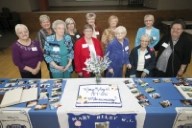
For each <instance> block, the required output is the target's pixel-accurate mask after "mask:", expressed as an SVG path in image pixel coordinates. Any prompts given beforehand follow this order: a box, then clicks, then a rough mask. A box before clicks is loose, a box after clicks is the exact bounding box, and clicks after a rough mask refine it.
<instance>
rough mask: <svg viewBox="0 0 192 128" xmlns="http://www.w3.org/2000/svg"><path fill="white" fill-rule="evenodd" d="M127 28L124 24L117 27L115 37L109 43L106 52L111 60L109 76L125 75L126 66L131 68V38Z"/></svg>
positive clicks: (108, 70) (107, 74)
mask: <svg viewBox="0 0 192 128" xmlns="http://www.w3.org/2000/svg"><path fill="white" fill-rule="evenodd" d="M126 35H127V30H126V28H125V27H123V26H119V27H117V28H116V29H115V38H114V39H113V41H111V43H109V44H108V46H107V49H106V53H109V59H110V60H111V63H110V66H109V67H108V69H107V73H106V76H107V77H125V72H124V67H127V68H131V65H130V62H129V40H128V39H127V38H126Z"/></svg>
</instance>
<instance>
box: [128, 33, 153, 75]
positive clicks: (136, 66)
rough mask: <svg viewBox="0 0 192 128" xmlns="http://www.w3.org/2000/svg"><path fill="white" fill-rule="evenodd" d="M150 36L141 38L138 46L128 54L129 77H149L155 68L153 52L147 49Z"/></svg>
mask: <svg viewBox="0 0 192 128" xmlns="http://www.w3.org/2000/svg"><path fill="white" fill-rule="evenodd" d="M149 42H150V36H149V35H147V34H145V35H143V36H141V40H140V45H139V46H137V47H135V48H133V49H132V51H131V54H130V58H129V59H130V63H131V66H132V67H131V69H130V77H151V76H152V75H153V70H154V68H155V51H154V50H153V49H150V48H149V46H148V45H149Z"/></svg>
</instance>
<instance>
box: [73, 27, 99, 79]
mask: <svg viewBox="0 0 192 128" xmlns="http://www.w3.org/2000/svg"><path fill="white" fill-rule="evenodd" d="M83 33H84V36H83V37H82V38H80V39H79V40H77V42H76V43H75V48H74V61H75V71H76V72H77V73H78V75H79V77H90V76H91V74H90V73H89V72H87V71H85V70H84V68H86V65H85V61H86V60H87V59H89V58H90V57H91V56H92V55H94V56H101V57H102V56H103V51H102V48H101V43H100V41H99V40H98V39H96V38H94V37H92V35H93V28H92V26H91V25H89V24H86V25H85V26H84V31H83Z"/></svg>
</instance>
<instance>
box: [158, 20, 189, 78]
mask: <svg viewBox="0 0 192 128" xmlns="http://www.w3.org/2000/svg"><path fill="white" fill-rule="evenodd" d="M184 29H185V23H184V21H183V20H181V19H177V20H175V21H173V23H172V24H171V31H170V34H168V35H165V36H163V37H162V39H161V40H160V42H159V43H158V44H157V46H156V47H155V50H158V54H157V63H156V73H155V75H156V76H157V77H176V76H177V77H182V76H183V74H184V72H185V71H186V68H187V65H188V64H189V63H190V60H191V41H190V39H189V38H188V36H187V35H186V34H185V33H183V30H184Z"/></svg>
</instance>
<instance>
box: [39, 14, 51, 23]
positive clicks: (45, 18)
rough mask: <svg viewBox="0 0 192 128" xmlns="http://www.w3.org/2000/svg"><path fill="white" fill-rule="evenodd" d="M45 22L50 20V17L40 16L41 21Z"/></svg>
mask: <svg viewBox="0 0 192 128" xmlns="http://www.w3.org/2000/svg"><path fill="white" fill-rule="evenodd" d="M45 20H50V17H49V16H48V15H40V16H39V21H40V22H43V21H45Z"/></svg>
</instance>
